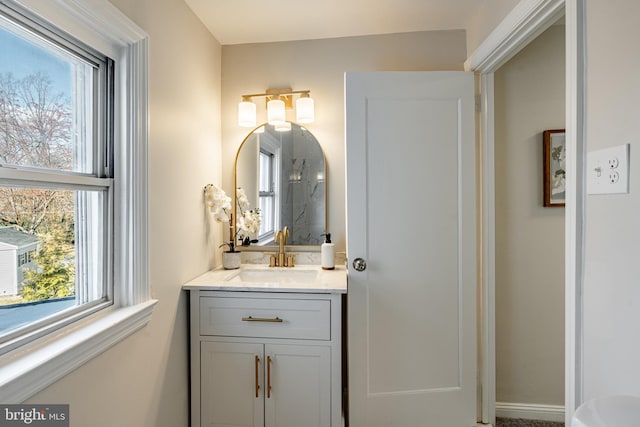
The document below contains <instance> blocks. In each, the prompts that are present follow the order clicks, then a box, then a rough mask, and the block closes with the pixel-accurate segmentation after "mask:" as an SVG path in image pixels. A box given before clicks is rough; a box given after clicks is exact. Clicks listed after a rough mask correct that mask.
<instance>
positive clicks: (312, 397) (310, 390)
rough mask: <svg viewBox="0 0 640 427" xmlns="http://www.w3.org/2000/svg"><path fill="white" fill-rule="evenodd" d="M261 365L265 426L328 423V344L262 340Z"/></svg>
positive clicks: (306, 426)
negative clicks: (310, 344) (273, 342)
mask: <svg viewBox="0 0 640 427" xmlns="http://www.w3.org/2000/svg"><path fill="white" fill-rule="evenodd" d="M265 365H266V366H265V370H266V376H267V377H266V378H267V380H266V387H267V390H266V391H265V393H266V394H265V419H266V422H265V427H331V349H330V348H329V347H323V346H303V345H279V344H266V345H265ZM269 386H270V387H271V389H270V390H269Z"/></svg>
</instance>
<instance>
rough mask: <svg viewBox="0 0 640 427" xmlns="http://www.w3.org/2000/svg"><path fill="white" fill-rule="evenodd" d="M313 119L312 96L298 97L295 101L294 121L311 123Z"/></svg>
mask: <svg viewBox="0 0 640 427" xmlns="http://www.w3.org/2000/svg"><path fill="white" fill-rule="evenodd" d="M314 119H315V112H314V108H313V98H309V97H303V98H298V100H297V101H296V122H298V123H313V121H314Z"/></svg>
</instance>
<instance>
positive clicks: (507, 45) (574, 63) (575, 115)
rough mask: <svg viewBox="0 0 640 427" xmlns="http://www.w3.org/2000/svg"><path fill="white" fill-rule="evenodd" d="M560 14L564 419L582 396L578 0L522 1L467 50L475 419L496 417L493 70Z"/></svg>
mask: <svg viewBox="0 0 640 427" xmlns="http://www.w3.org/2000/svg"><path fill="white" fill-rule="evenodd" d="M563 14H564V15H565V25H566V35H565V43H566V53H565V55H566V95H565V96H566V107H565V108H566V111H565V114H566V123H565V128H566V144H567V145H566V148H567V171H566V172H567V197H566V204H565V424H566V425H570V423H571V418H572V417H573V413H574V412H575V409H576V408H577V407H578V406H579V405H580V404H581V403H582V401H583V377H582V367H583V352H582V327H583V323H582V284H583V263H584V224H585V194H586V193H585V179H584V177H585V173H584V165H585V164H586V162H585V158H586V144H585V141H584V135H585V106H584V99H585V90H586V89H585V68H586V65H585V0H521V1H520V2H519V3H518V4H517V5H516V6H515V7H514V8H513V10H512V11H511V12H510V13H509V14H508V15H507V16H506V17H505V19H504V20H503V21H502V22H501V23H500V24H499V25H498V26H497V27H496V29H495V30H494V31H493V32H492V33H491V34H489V36H488V37H487V38H486V39H485V41H484V42H483V43H482V44H481V45H480V46H479V47H478V48H477V49H476V50H475V51H474V52H473V53H472V54H471V55H470V56H469V58H468V59H467V61H466V62H465V64H464V65H465V70H467V71H474V72H475V73H477V74H478V75H479V79H480V93H481V95H480V97H481V98H480V105H481V118H480V141H481V149H480V150H481V151H480V153H481V156H482V158H481V164H482V167H481V190H480V191H481V200H480V203H481V205H482V210H481V218H480V221H481V223H480V226H481V236H482V237H481V243H480V245H481V247H480V248H479V249H480V254H481V255H480V260H479V264H480V265H479V268H480V269H481V275H480V277H481V283H480V286H481V288H480V292H479V295H480V296H479V298H481V306H482V310H481V318H480V319H479V320H480V325H481V326H480V335H481V348H480V357H479V360H480V362H479V363H480V366H479V370H478V371H479V375H480V383H481V387H482V390H481V391H482V394H481V396H482V397H481V414H480V415H481V421H482V422H483V423H487V424H495V405H496V380H495V378H496V372H495V371H496V364H495V165H494V136H495V135H494V72H495V71H496V70H497V69H498V68H500V67H501V66H502V65H503V64H504V63H505V62H507V61H508V60H509V59H511V58H512V57H513V56H514V55H516V54H517V53H518V52H519V51H520V50H521V49H522V48H524V47H525V46H526V45H527V44H529V43H530V42H531V41H532V40H533V39H535V38H536V37H537V36H538V35H540V34H541V33H542V32H543V31H544V30H546V29H547V28H548V27H549V26H551V25H552V24H553V23H554V22H555V21H556V20H557V19H558V18H560V17H561V16H562V15H563Z"/></svg>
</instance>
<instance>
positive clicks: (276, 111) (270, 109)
mask: <svg viewBox="0 0 640 427" xmlns="http://www.w3.org/2000/svg"><path fill="white" fill-rule="evenodd" d="M267 121H268V122H269V124H270V125H273V126H279V125H283V123H285V122H286V121H287V116H286V113H285V111H284V101H282V100H280V99H272V100H271V101H269V102H267Z"/></svg>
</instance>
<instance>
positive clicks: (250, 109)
mask: <svg viewBox="0 0 640 427" xmlns="http://www.w3.org/2000/svg"><path fill="white" fill-rule="evenodd" d="M238 125H239V126H242V127H244V128H252V127H255V126H256V104H254V103H253V102H249V101H242V102H241V103H240V104H238Z"/></svg>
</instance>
